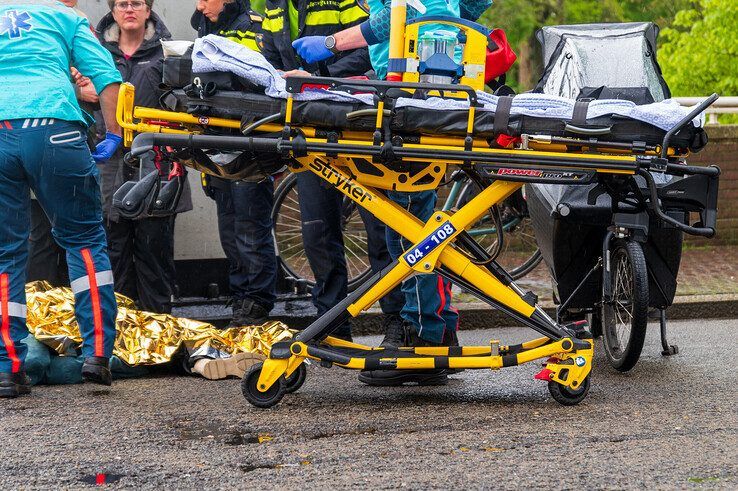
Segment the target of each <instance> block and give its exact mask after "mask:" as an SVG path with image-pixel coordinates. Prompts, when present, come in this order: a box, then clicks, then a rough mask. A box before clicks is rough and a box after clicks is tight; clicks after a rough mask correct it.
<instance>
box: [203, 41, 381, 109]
mask: <svg viewBox="0 0 738 491" xmlns="http://www.w3.org/2000/svg"><path fill="white" fill-rule="evenodd" d="M192 71H193V72H194V73H203V72H231V73H234V74H236V75H238V76H239V77H242V78H244V79H246V80H248V81H249V82H252V83H254V84H256V85H258V86H260V87H264V88H265V94H266V95H268V96H270V97H276V98H281V99H286V98H287V97H288V96H289V94H288V93H287V90H286V86H287V85H286V82H285V80H284V78H283V77H282V76H281V75H280V74H279V72H278V71H277V70H276V69H275V68H274V67H273V66H272V65H271V64H269V62H268V61H267V60H266V58H264V56H263V55H262V54H261V53H258V52H256V51H254V50H251V49H249V48H247V47H245V46H243V45H241V44H238V43H236V42H233V41H230V40H228V39H226V38H224V37H221V36H216V35H214V34H210V35H207V36H205V37H202V38H199V39H197V40H196V41H195V47H194V48H193V50H192ZM295 100H302V101H306V100H307V101H311V100H331V101H338V102H361V103H364V104H368V105H371V104H373V96H372V95H371V94H359V95H351V94H347V93H345V92H336V91H331V90H324V89H315V90H308V91H305V92H302V93H301V94H295Z"/></svg>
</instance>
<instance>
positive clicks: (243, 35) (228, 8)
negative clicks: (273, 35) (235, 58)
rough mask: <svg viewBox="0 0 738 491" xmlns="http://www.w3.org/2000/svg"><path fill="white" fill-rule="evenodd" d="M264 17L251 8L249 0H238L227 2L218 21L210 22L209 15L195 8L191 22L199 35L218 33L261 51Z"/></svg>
mask: <svg viewBox="0 0 738 491" xmlns="http://www.w3.org/2000/svg"><path fill="white" fill-rule="evenodd" d="M262 20H263V19H262V17H261V15H259V14H258V13H257V12H255V11H253V10H251V6H250V4H249V2H248V0H236V1H235V2H233V3H227V4H225V8H224V9H223V12H221V14H220V15H219V16H218V22H216V23H213V22H210V21H209V20H208V19H207V17H205V16H204V15H202V14H201V13H200V12H199V11H197V10H195V13H194V14H192V19H191V20H190V24H192V27H193V28H194V29H197V37H203V36H207V35H208V34H217V35H218V36H223V37H224V38H227V39H230V40H231V41H235V42H237V43H239V44H243V45H244V46H246V47H247V48H250V49H253V50H254V51H260V49H261V45H262V44H263V40H262V36H263V34H262Z"/></svg>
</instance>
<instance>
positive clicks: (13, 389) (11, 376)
mask: <svg viewBox="0 0 738 491" xmlns="http://www.w3.org/2000/svg"><path fill="white" fill-rule="evenodd" d="M30 393H31V379H30V378H28V375H26V372H23V371H20V372H16V373H0V398H3V399H13V398H15V397H18V396H20V395H23V394H30Z"/></svg>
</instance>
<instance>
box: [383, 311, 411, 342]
mask: <svg viewBox="0 0 738 491" xmlns="http://www.w3.org/2000/svg"><path fill="white" fill-rule="evenodd" d="M382 330H383V331H384V339H383V340H382V342H381V343H380V345H379V347H380V348H399V347H400V346H405V345H406V344H407V326H406V325H405V321H404V320H403V319H402V317H401V316H400V314H385V316H384V323H383V325H382Z"/></svg>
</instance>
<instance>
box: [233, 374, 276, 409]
mask: <svg viewBox="0 0 738 491" xmlns="http://www.w3.org/2000/svg"><path fill="white" fill-rule="evenodd" d="M263 366H264V364H263V363H257V364H256V365H253V366H252V367H251V368H249V370H248V372H246V374H244V376H243V379H242V380H241V392H242V393H243V396H244V397H245V398H246V400H247V401H249V402H250V403H251V404H252V405H254V406H256V407H259V408H264V409H265V408H270V407H272V406H276V405H277V404H279V402H280V401H281V400H282V397H284V395H285V388H284V379H283V377H280V378H279V379H277V381H276V382H274V384H273V385H272V386H271V387H269V388H268V389H267V390H266V391H265V392H261V391H260V390H259V389H258V383H259V377H260V376H261V369H262V367H263Z"/></svg>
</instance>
